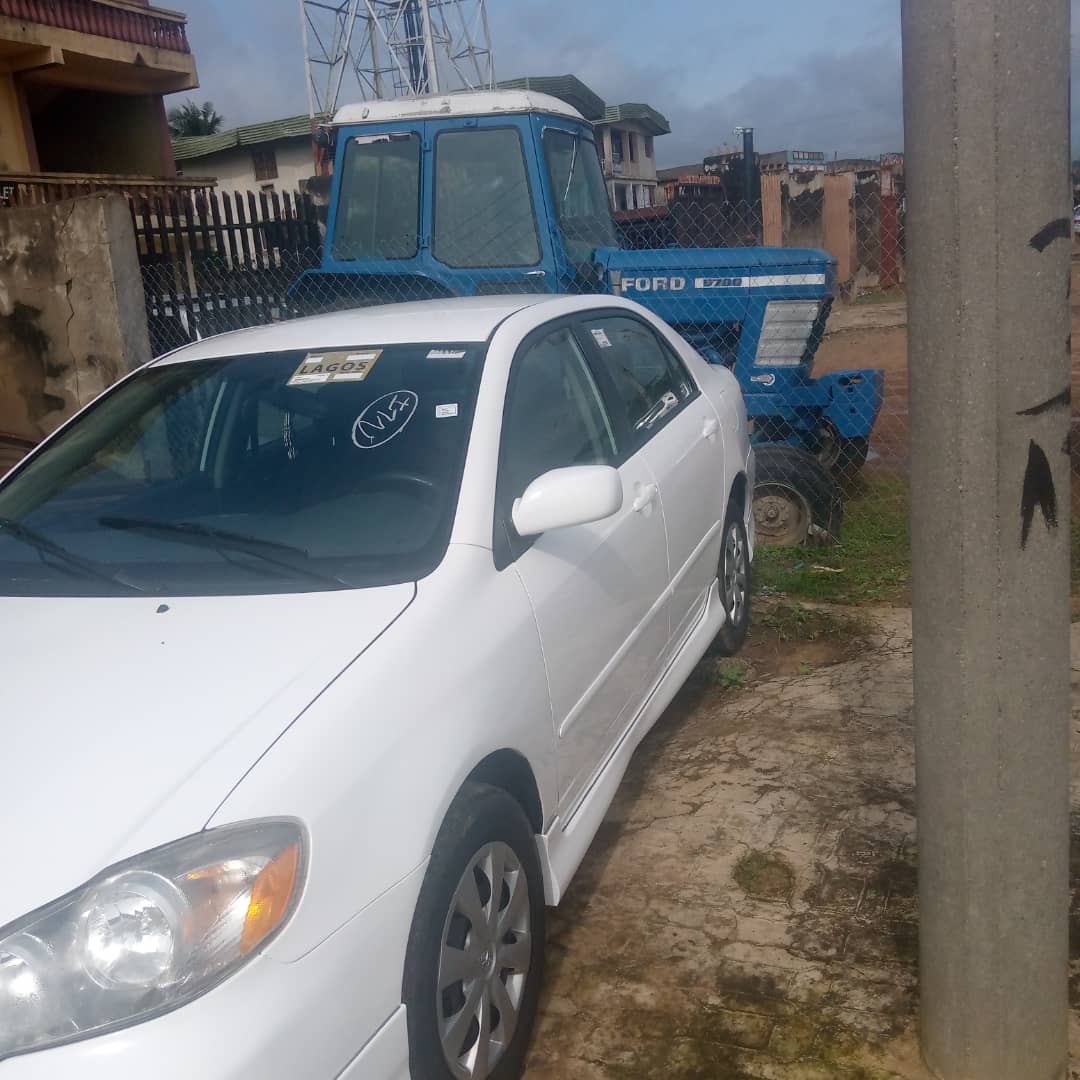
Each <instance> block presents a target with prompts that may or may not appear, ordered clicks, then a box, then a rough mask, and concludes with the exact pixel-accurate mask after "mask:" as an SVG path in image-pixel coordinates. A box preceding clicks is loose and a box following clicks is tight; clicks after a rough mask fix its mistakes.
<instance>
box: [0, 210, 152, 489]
mask: <svg viewBox="0 0 1080 1080" xmlns="http://www.w3.org/2000/svg"><path fill="white" fill-rule="evenodd" d="M149 359H150V341H149V337H148V335H147V328H146V310H145V305H144V302H143V289H142V278H141V275H140V271H139V261H138V254H137V252H136V249H135V237H134V232H133V229H132V224H131V216H130V213H129V211H128V205H127V200H126V199H125V198H124V197H123V196H122V195H117V194H103V195H91V196H87V197H85V198H80V199H72V200H68V201H65V202H58V203H51V204H47V205H45V206H34V207H24V208H15V209H5V210H0V474H2V473H3V472H4V471H5V470H6V469H7V468H8V467H10V466H11V465H12V464H14V463H15V462H16V461H17V460H18V459H19V458H20V457H21V456H22V455H23V454H24V453H25V452H26V450H27V449H29V448H30V447H31V446H33V445H34V444H36V443H37V442H38V441H40V440H41V439H42V438H44V436H46V435H48V434H49V433H50V432H52V431H54V430H55V429H56V428H57V427H58V426H59V425H60V424H62V423H63V422H64V421H65V420H66V419H67V418H68V417H69V416H71V415H72V414H73V413H74V412H75V411H76V410H78V409H79V408H81V407H82V406H83V405H86V404H87V403H88V402H90V401H92V400H93V399H94V398H95V397H97V395H98V394H100V393H101V392H102V390H104V389H105V388H106V387H108V386H110V385H111V384H112V383H114V382H115V381H116V380H117V379H118V378H120V377H121V376H122V375H124V374H125V373H127V372H128V371H130V370H132V369H133V368H135V367H137V366H139V365H140V364H143V363H145V362H146V361H148V360H149Z"/></svg>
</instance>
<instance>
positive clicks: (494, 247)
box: [432, 128, 540, 269]
mask: <svg viewBox="0 0 1080 1080" xmlns="http://www.w3.org/2000/svg"><path fill="white" fill-rule="evenodd" d="M432 246H433V254H434V255H435V258H436V259H438V260H439V261H440V262H442V263H445V264H446V265H447V266H454V267H473V268H476V269H482V268H497V267H504V266H535V265H536V264H537V263H538V262H539V261H540V239H539V236H538V234H537V231H536V217H535V215H534V213H533V202H532V192H531V190H530V188H529V176H528V172H527V171H526V168H525V155H524V152H523V150H522V146H521V136H520V135H519V134H518V132H517V129H516V128H466V129H463V130H459V131H444V132H442V133H441V134H440V135H439V136H438V137H437V138H436V140H435V227H434V241H433V245H432Z"/></svg>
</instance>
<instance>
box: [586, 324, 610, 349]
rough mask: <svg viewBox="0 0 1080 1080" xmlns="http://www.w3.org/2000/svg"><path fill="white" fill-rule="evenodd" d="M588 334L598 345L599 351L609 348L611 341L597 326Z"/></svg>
mask: <svg viewBox="0 0 1080 1080" xmlns="http://www.w3.org/2000/svg"><path fill="white" fill-rule="evenodd" d="M590 332H591V333H592V336H593V339H594V340H595V341H596V344H597V345H599V346H600V348H601V349H610V348H611V339H610V338H609V337H608V336H607V334H605V333H604V331H603V330H601V329H600V327H599V326H598V327H597V328H596V329H595V330H592V331H590Z"/></svg>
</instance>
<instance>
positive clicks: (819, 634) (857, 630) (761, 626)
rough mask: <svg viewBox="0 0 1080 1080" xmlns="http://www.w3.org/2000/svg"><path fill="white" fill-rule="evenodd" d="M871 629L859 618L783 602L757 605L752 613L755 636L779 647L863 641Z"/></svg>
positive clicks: (870, 626)
mask: <svg viewBox="0 0 1080 1080" xmlns="http://www.w3.org/2000/svg"><path fill="white" fill-rule="evenodd" d="M873 629H874V628H873V625H872V624H871V623H870V621H869V620H868V619H865V618H863V617H862V616H861V615H849V614H847V613H843V614H840V613H837V612H834V611H822V610H820V609H818V608H808V607H803V606H802V605H801V604H793V603H791V602H790V601H787V600H777V601H774V602H772V603H768V602H766V603H762V604H759V605H758V607H757V610H756V611H755V612H754V635H755V637H757V638H758V639H760V638H762V637H766V638H775V639H776V641H777V642H778V643H780V644H787V643H789V642H795V641H837V640H840V641H846V640H850V639H852V638H864V637H866V636H867V635H868V634H870V633H871V632H872V631H873ZM802 674H809V672H803V673H802Z"/></svg>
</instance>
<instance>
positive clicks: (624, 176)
mask: <svg viewBox="0 0 1080 1080" xmlns="http://www.w3.org/2000/svg"><path fill="white" fill-rule="evenodd" d="M593 126H594V128H595V129H596V142H597V149H598V150H599V151H600V158H601V161H602V162H603V166H604V178H605V179H606V180H607V184H608V192H609V194H610V195H611V205H612V207H614V209H615V210H640V209H643V208H645V207H649V206H656V205H657V202H658V199H657V190H656V188H657V179H656V150H655V144H654V140H655V139H656V136H657V135H667V134H668V133H669V132H670V131H671V125H670V124H669V123H668V122H667V119H666V118H665V117H663V116H661V114H660V113H658V112H657V111H656V110H655V109H653V108H651V107H650V106H649V105H643V104H641V103H638V102H628V103H626V104H624V105H608V106H607V108H605V109H604V114H603V116H602V117H601V118H600V119H599V120H598V121H596V122H595V123H594V125H593Z"/></svg>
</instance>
